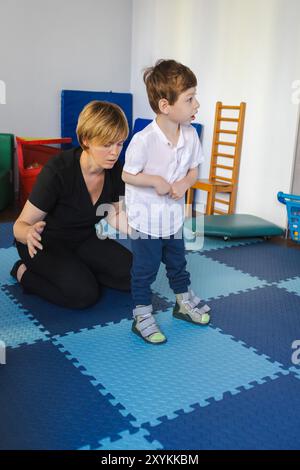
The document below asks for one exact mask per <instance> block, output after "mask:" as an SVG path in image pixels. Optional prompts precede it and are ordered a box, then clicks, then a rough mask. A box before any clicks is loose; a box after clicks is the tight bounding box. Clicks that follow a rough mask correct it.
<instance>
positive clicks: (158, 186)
mask: <svg viewBox="0 0 300 470" xmlns="http://www.w3.org/2000/svg"><path fill="white" fill-rule="evenodd" d="M153 187H154V189H155V191H156V192H157V194H159V196H164V195H165V194H169V192H170V191H171V185H170V184H169V183H168V182H167V181H166V180H165V179H164V178H163V177H162V176H155V183H154V185H153Z"/></svg>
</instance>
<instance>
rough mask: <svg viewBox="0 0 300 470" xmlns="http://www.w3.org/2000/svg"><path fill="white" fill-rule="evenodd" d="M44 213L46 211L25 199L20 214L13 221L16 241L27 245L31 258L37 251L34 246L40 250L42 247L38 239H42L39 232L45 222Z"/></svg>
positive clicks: (45, 213) (41, 230)
mask: <svg viewBox="0 0 300 470" xmlns="http://www.w3.org/2000/svg"><path fill="white" fill-rule="evenodd" d="M46 215H47V212H43V211H41V210H40V209H38V208H37V207H36V206H34V205H33V204H31V202H30V201H27V202H26V204H25V206H24V208H23V210H22V212H21V214H20V215H19V217H18V218H17V220H16V222H15V223H14V226H13V232H14V236H15V238H16V240H17V241H19V242H21V243H23V244H24V245H27V246H28V251H29V254H30V256H31V258H33V256H34V255H35V254H36V253H37V251H36V248H38V249H40V250H42V249H43V246H42V244H41V243H40V241H41V239H42V238H41V233H42V232H43V230H44V228H45V225H46V222H44V218H45V217H46Z"/></svg>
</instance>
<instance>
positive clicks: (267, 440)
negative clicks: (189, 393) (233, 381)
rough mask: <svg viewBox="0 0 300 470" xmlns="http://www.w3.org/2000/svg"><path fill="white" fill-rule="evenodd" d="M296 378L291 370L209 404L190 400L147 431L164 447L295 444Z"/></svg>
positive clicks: (298, 442)
mask: <svg viewBox="0 0 300 470" xmlns="http://www.w3.org/2000/svg"><path fill="white" fill-rule="evenodd" d="M299 395H300V381H299V380H297V379H296V378H295V377H294V376H292V375H291V374H290V375H288V376H281V377H279V378H277V379H275V380H268V381H267V382H266V383H264V384H263V385H258V386H256V387H254V388H252V389H250V390H247V391H242V392H241V393H239V394H237V395H234V396H233V395H231V394H229V393H227V394H225V395H224V398H223V400H221V401H218V402H215V401H212V402H211V404H210V405H209V406H206V407H200V406H199V405H194V406H193V408H194V411H192V412H191V413H187V414H185V413H183V412H180V411H179V412H177V414H178V417H177V418H176V419H174V420H164V421H163V422H162V424H160V425H158V426H155V427H151V426H150V425H149V424H147V425H144V426H143V427H145V428H146V429H147V430H148V431H149V432H150V436H149V437H148V436H146V437H145V438H146V439H147V440H149V441H150V442H152V440H157V441H159V442H160V443H161V444H162V445H163V447H164V448H165V449H181V450H187V449H198V450H202V449H209V450H216V449H218V450H221V449H222V450H232V449H234V450H246V449H248V450H249V449H250V450H252V449H257V450H258V449H278V450H282V449H299V447H300V434H299V432H298V430H299V428H300V408H299Z"/></svg>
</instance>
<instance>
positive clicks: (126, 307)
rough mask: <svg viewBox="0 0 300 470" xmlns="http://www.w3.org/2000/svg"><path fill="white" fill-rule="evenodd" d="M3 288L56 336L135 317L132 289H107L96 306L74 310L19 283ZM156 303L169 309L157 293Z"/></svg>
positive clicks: (161, 307) (159, 307)
mask: <svg viewBox="0 0 300 470" xmlns="http://www.w3.org/2000/svg"><path fill="white" fill-rule="evenodd" d="M3 288H4V290H5V292H6V293H9V295H11V296H12V298H13V299H15V300H16V301H17V302H18V303H19V304H20V305H21V306H22V307H23V308H24V309H26V310H28V311H29V312H30V313H31V315H33V317H35V318H36V319H37V320H38V321H39V323H41V324H42V325H43V326H44V327H45V328H46V329H47V330H48V331H49V332H50V333H51V334H53V335H62V334H65V333H68V332H70V331H73V332H76V331H79V330H81V329H83V328H92V327H94V326H96V325H105V324H106V323H110V322H113V323H118V322H119V321H121V320H122V319H123V318H127V319H131V318H132V307H133V306H132V300H131V294H130V292H122V291H119V290H114V289H109V288H103V289H102V296H101V298H100V299H99V301H98V302H97V303H96V304H95V305H93V306H92V307H89V308H86V309H84V310H72V309H67V308H63V307H59V306H57V305H54V304H51V303H50V302H47V301H46V300H43V299H41V298H39V297H38V296H36V295H31V294H25V293H24V292H23V289H22V288H21V286H20V285H19V284H14V285H5V286H4V287H3ZM153 305H154V306H155V308H156V310H166V309H167V308H168V306H169V303H168V302H167V301H166V300H164V299H163V298H161V297H159V296H158V295H154V296H153Z"/></svg>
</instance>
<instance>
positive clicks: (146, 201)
mask: <svg viewBox="0 0 300 470" xmlns="http://www.w3.org/2000/svg"><path fill="white" fill-rule="evenodd" d="M203 160H204V158H203V152H202V146H201V142H200V140H199V137H198V134H197V132H196V130H195V128H194V127H193V126H191V125H186V126H185V125H181V126H180V135H179V139H178V143H177V146H176V147H174V146H173V145H172V144H171V142H169V140H168V139H167V137H166V136H165V134H164V133H163V132H162V130H161V129H160V127H159V126H158V124H157V123H156V121H155V120H153V121H152V122H151V124H149V125H148V126H147V127H145V129H143V130H142V131H141V132H138V133H136V134H135V135H134V136H133V138H132V140H131V142H130V144H129V146H128V148H127V151H126V156H125V165H124V168H123V170H124V171H126V172H127V173H131V174H133V175H136V174H138V173H145V174H148V175H159V176H162V177H163V178H164V179H165V180H166V181H168V183H170V184H171V183H174V182H175V181H178V180H181V179H182V178H184V177H185V176H186V175H187V173H188V171H189V170H190V169H192V168H195V167H197V166H198V165H199V164H200V163H202V162H203ZM125 204H126V210H127V216H128V223H129V225H130V226H131V227H132V228H134V229H135V230H138V231H139V232H142V233H146V234H148V235H153V236H155V237H167V236H170V235H173V234H175V233H176V232H177V231H178V230H179V229H180V228H181V227H182V225H183V222H184V204H185V198H184V197H182V198H181V199H179V200H178V201H175V200H174V199H172V198H171V197H170V196H169V195H166V196H160V195H158V194H157V193H156V191H155V189H154V188H148V187H141V186H133V185H130V184H126V187H125Z"/></svg>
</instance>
